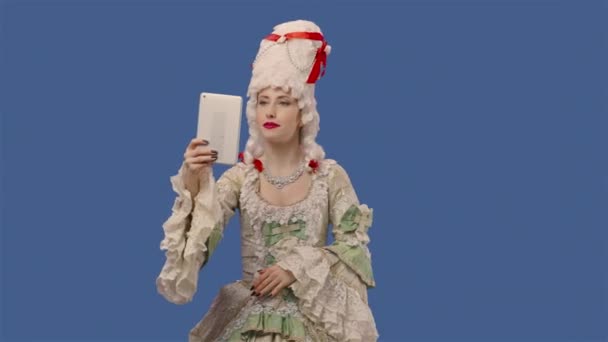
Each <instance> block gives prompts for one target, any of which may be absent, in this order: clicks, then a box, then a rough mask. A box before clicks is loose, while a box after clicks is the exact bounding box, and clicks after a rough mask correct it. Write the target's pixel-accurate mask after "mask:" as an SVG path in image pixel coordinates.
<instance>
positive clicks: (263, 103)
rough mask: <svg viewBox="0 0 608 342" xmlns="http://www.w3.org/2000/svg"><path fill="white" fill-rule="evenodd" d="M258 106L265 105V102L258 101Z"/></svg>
mask: <svg viewBox="0 0 608 342" xmlns="http://www.w3.org/2000/svg"><path fill="white" fill-rule="evenodd" d="M258 104H259V105H265V104H266V101H260V102H258Z"/></svg>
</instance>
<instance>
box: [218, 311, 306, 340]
mask: <svg viewBox="0 0 608 342" xmlns="http://www.w3.org/2000/svg"><path fill="white" fill-rule="evenodd" d="M270 303H272V302H270ZM282 303H284V305H281V306H280V307H278V308H275V307H274V305H272V304H268V303H265V302H260V301H258V302H256V303H254V304H251V305H249V306H247V307H245V309H243V310H242V311H241V312H240V313H239V314H238V316H237V317H236V319H235V320H233V321H232V322H230V324H228V326H227V327H226V330H225V331H224V333H223V334H222V337H221V338H220V339H219V341H220V342H226V341H229V339H230V337H231V336H232V334H234V333H235V332H236V331H238V330H240V329H242V328H243V326H244V325H245V323H246V321H247V317H249V316H250V315H255V314H260V313H265V314H276V315H280V316H283V317H288V316H291V317H292V318H295V319H299V320H301V321H302V322H305V321H306V318H305V317H304V316H303V315H302V314H301V313H300V310H299V309H298V305H297V304H296V303H295V302H288V301H284V302H282ZM305 341H306V342H314V341H313V340H312V339H311V338H310V336H309V333H308V331H307V332H306V339H305Z"/></svg>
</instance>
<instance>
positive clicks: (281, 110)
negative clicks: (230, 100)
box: [255, 87, 302, 143]
mask: <svg viewBox="0 0 608 342" xmlns="http://www.w3.org/2000/svg"><path fill="white" fill-rule="evenodd" d="M255 110H256V123H257V125H258V128H259V129H260V132H261V134H262V137H264V139H265V140H266V141H268V142H271V143H286V142H291V141H293V139H296V141H299V140H297V139H299V134H300V127H302V123H301V115H300V108H298V100H297V99H295V98H293V97H291V95H290V92H285V91H283V90H282V89H281V88H272V87H268V88H264V89H263V90H262V91H260V92H259V93H258V99H257V105H256V108H255Z"/></svg>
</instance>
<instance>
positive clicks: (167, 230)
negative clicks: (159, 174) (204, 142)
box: [156, 164, 243, 304]
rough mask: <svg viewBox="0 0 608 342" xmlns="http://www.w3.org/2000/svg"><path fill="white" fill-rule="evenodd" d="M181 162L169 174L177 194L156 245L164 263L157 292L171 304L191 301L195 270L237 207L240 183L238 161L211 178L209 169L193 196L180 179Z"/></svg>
mask: <svg viewBox="0 0 608 342" xmlns="http://www.w3.org/2000/svg"><path fill="white" fill-rule="evenodd" d="M185 167H186V166H185V164H182V166H181V167H180V169H179V171H178V173H177V174H176V175H174V176H172V177H171V178H170V180H171V185H172V187H173V191H174V192H175V193H176V194H177V196H176V198H175V202H174V204H173V208H172V214H171V216H170V217H169V218H168V219H167V220H166V221H165V222H164V223H163V232H164V238H163V240H162V241H161V243H160V249H161V250H164V251H165V263H164V265H163V267H162V269H161V272H160V274H159V275H158V277H157V279H156V287H157V290H158V292H159V293H160V294H161V295H162V296H163V297H164V298H165V299H167V300H168V301H170V302H172V303H174V304H185V303H188V302H190V301H192V298H193V297H194V294H195V292H196V288H197V283H198V274H199V270H200V269H201V268H202V267H203V266H204V265H205V264H206V262H207V261H208V259H209V258H210V257H211V255H212V254H213V252H214V250H215V248H216V246H217V244H218V242H219V241H220V240H221V239H222V236H223V230H224V228H225V226H226V224H227V223H228V221H229V220H230V218H231V217H232V216H233V215H234V212H235V210H236V208H237V207H238V198H239V193H240V187H241V184H242V178H243V177H242V170H241V167H240V166H239V165H235V166H233V167H232V168H230V169H228V170H227V171H226V172H224V174H223V175H222V176H221V177H220V179H219V180H218V181H217V182H215V178H214V177H213V173H212V172H211V170H209V171H208V172H206V173H205V174H203V175H202V177H203V179H204V181H202V182H201V187H200V190H199V193H198V194H197V196H196V198H195V199H194V200H193V199H192V196H191V194H190V192H189V191H188V190H187V189H186V187H185V185H184V183H183V174H184V171H185V169H184V168H185Z"/></svg>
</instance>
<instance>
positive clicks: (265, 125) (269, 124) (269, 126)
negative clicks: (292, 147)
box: [263, 121, 280, 129]
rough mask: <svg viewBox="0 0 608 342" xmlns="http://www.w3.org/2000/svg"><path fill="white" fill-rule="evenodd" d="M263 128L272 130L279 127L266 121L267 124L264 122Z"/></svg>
mask: <svg viewBox="0 0 608 342" xmlns="http://www.w3.org/2000/svg"><path fill="white" fill-rule="evenodd" d="M263 126H264V128H267V129H273V128H277V127H279V126H280V125H279V124H278V123H276V122H272V121H268V122H264V125H263Z"/></svg>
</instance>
